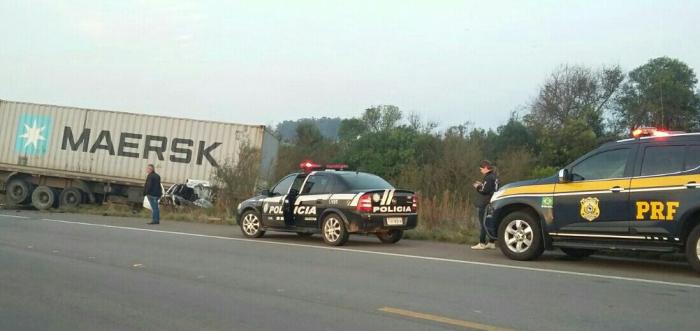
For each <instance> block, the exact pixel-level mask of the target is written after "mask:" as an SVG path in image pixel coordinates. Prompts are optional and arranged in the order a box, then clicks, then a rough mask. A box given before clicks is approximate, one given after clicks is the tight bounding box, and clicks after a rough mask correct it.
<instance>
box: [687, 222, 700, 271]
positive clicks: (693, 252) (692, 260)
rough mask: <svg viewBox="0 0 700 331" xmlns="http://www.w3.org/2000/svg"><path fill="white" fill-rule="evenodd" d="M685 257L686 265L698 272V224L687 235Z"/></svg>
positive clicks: (699, 262) (699, 251) (699, 269)
mask: <svg viewBox="0 0 700 331" xmlns="http://www.w3.org/2000/svg"><path fill="white" fill-rule="evenodd" d="M685 255H686V258H687V259H688V263H689V264H690V266H691V267H693V269H694V270H695V271H697V272H700V224H699V225H696V226H695V228H694V229H693V231H691V232H690V234H689V235H688V240H687V241H686V244H685Z"/></svg>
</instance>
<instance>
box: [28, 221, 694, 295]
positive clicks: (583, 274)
mask: <svg viewBox="0 0 700 331" xmlns="http://www.w3.org/2000/svg"><path fill="white" fill-rule="evenodd" d="M41 220H42V221H47V222H56V223H64V224H74V225H87V226H94V227H101V228H110V229H121V230H132V231H143V232H154V233H166V234H174V235H181V236H190V237H200V238H212V239H224V240H233V241H242V242H252V243H259V244H268V245H279V246H288V247H305V248H314V249H323V250H329V251H341V252H350V253H359V254H372V255H382V256H392V257H402V258H410V259H417V260H424V261H437V262H450V263H458V264H466V265H477V266H484V267H493V268H502V269H511V270H524V271H535V272H543V273H550V274H560V275H569V276H579V277H588V278H599V279H611V280H619V281H628V282H635V283H644V284H655V285H667V286H676V287H685V288H697V289H700V285H698V284H688V283H677V282H666V281H661V280H651V279H643V278H634V277H623V276H611V275H600V274H592V273H587V272H576V271H566V270H553V269H542V268H533V267H523V266H515V265H507V264H498V263H488V262H476V261H463V260H455V259H447V258H441V257H430V256H420V255H409V254H398V253H387V252H375V251H366V250H360V249H351V248H341V247H330V246H315V245H307V244H294V243H287V242H279V241H266V240H259V239H246V238H231V237H222V236H212V235H206V234H198V233H189V232H178V231H165V230H155V229H143V228H133V227H128V226H117V225H107V224H94V223H85V222H74V221H63V220H54V219H49V218H42V219H41Z"/></svg>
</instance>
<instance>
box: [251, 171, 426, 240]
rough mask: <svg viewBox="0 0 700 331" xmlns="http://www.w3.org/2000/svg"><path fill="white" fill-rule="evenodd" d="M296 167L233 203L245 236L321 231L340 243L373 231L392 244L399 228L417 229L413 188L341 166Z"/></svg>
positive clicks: (401, 234) (301, 234) (308, 234)
mask: <svg viewBox="0 0 700 331" xmlns="http://www.w3.org/2000/svg"><path fill="white" fill-rule="evenodd" d="M300 167H301V169H302V170H303V171H301V172H298V173H293V174H290V175H287V176H286V177H284V178H282V179H281V180H280V181H279V182H278V183H277V184H276V185H274V186H272V188H271V189H269V190H263V191H262V193H261V194H260V195H259V196H256V197H254V198H251V199H248V200H246V201H244V202H242V203H241V204H240V205H239V206H238V220H239V222H238V223H239V224H240V226H241V230H242V232H243V234H244V235H245V236H246V237H250V238H259V237H262V236H263V235H264V234H265V231H284V232H296V233H297V234H299V235H300V236H303V237H306V236H311V235H313V234H315V233H320V234H321V236H322V237H323V240H324V241H325V242H326V243H327V244H329V245H333V246H340V245H343V244H345V243H346V242H347V240H348V237H349V235H350V234H352V233H374V234H376V236H377V237H378V238H379V239H380V240H381V241H382V242H384V243H396V242H398V241H399V240H401V238H402V237H403V231H404V230H408V229H413V228H415V227H416V224H417V222H418V216H417V215H416V212H417V199H416V195H415V194H414V193H413V192H411V191H405V190H397V189H395V188H394V187H393V186H392V185H391V184H389V183H388V182H387V181H385V180H384V179H382V178H381V177H379V176H376V175H372V174H369V173H364V172H356V171H345V169H346V168H347V166H346V165H342V164H330V165H326V166H321V165H319V164H315V163H313V162H310V161H309V162H302V163H301V164H300Z"/></svg>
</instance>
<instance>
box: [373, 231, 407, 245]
mask: <svg viewBox="0 0 700 331" xmlns="http://www.w3.org/2000/svg"><path fill="white" fill-rule="evenodd" d="M377 238H379V240H380V241H381V242H383V243H385V244H395V243H397V242H399V240H401V238H403V231H402V230H388V231H382V232H377Z"/></svg>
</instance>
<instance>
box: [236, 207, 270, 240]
mask: <svg viewBox="0 0 700 331" xmlns="http://www.w3.org/2000/svg"><path fill="white" fill-rule="evenodd" d="M240 224H241V231H242V232H243V235H244V236H246V237H248V238H260V237H262V236H263V235H264V234H265V231H263V230H262V222H261V221H260V215H259V214H258V213H256V212H254V211H252V210H249V211H247V212H245V213H243V215H242V216H241V222H240Z"/></svg>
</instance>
